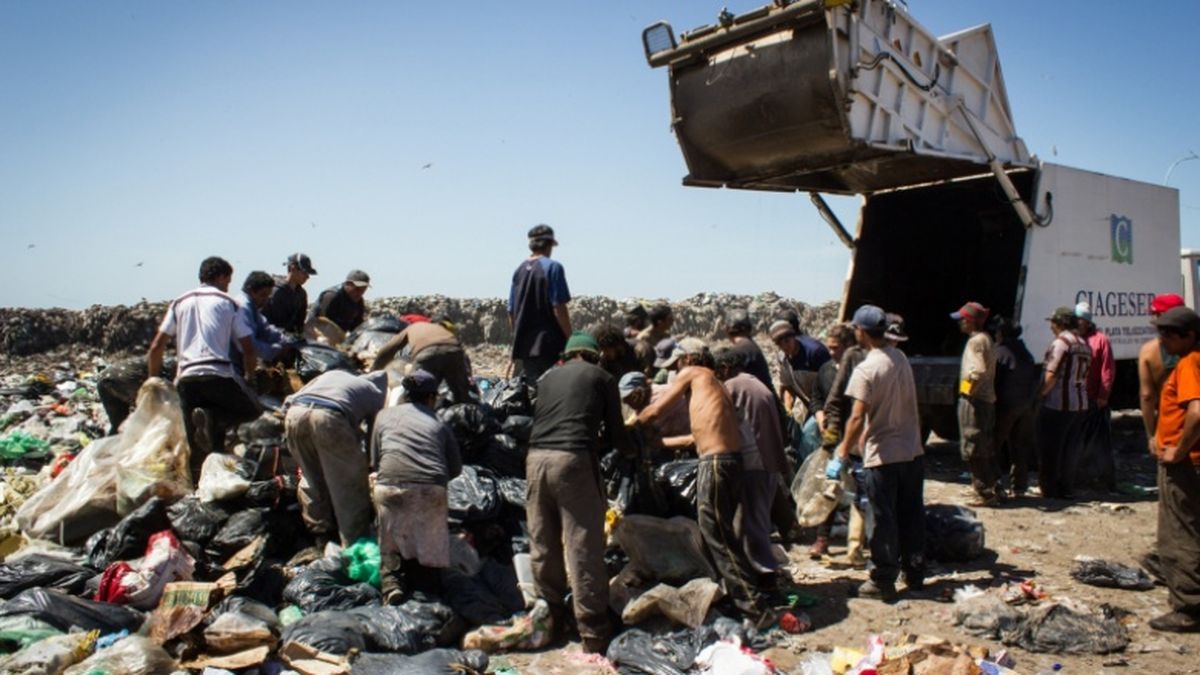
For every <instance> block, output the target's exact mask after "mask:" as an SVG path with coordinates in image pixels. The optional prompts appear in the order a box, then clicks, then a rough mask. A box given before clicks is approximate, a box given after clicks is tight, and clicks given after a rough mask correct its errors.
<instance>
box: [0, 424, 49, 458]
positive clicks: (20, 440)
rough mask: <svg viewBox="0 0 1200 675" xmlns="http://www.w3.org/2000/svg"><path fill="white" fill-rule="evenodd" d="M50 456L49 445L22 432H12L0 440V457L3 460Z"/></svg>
mask: <svg viewBox="0 0 1200 675" xmlns="http://www.w3.org/2000/svg"><path fill="white" fill-rule="evenodd" d="M49 455H50V444H49V443H47V442H46V441H43V440H42V439H40V438H37V437H35V436H30V435H29V434H27V433H25V432H24V431H14V432H12V433H11V434H9V435H7V436H5V437H4V438H0V457H3V458H4V459H21V458H22V457H47V456H49Z"/></svg>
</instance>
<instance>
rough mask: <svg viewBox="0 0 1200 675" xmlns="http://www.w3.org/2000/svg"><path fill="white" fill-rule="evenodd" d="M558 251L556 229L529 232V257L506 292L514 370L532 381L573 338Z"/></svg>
mask: <svg viewBox="0 0 1200 675" xmlns="http://www.w3.org/2000/svg"><path fill="white" fill-rule="evenodd" d="M555 246H558V240H557V239H555V238H554V228H552V227H550V226H549V225H536V226H534V227H533V228H532V229H530V230H529V257H528V258H526V259H525V260H524V261H523V262H522V263H521V264H520V265H519V266H518V267H517V270H516V271H515V272H513V277H512V286H511V287H510V288H509V291H508V323H509V325H510V326H511V327H512V331H513V346H512V360H513V367H514V369H515V373H516V374H518V375H520V374H524V375H525V376H526V377H528V378H529V380H530V381H535V380H537V379H538V378H539V377H541V376H542V373H544V372H546V371H547V370H549V369H550V367H551V366H553V365H554V362H555V361H557V360H558V355H559V353H560V352H562V350H563V345H565V344H566V342H567V336H569V335H571V315H570V313H569V312H568V310H567V303H568V302H570V301H571V291H570V289H568V288H567V276H566V273H565V272H564V271H563V266H562V264H560V263H559V262H558V261H556V260H551V259H550V254H551V253H552V252H553V251H554V247H555Z"/></svg>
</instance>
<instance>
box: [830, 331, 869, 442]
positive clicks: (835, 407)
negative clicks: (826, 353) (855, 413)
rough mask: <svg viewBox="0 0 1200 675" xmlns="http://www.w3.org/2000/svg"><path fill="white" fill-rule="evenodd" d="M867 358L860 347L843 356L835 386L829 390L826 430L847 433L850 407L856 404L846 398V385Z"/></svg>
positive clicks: (834, 379) (848, 350) (865, 351)
mask: <svg viewBox="0 0 1200 675" xmlns="http://www.w3.org/2000/svg"><path fill="white" fill-rule="evenodd" d="M865 358H867V350H866V349H864V348H862V347H859V346H854V347H850V348H849V349H847V350H846V353H844V354H842V362H841V363H839V364H838V369H837V374H836V375H835V376H834V378H833V385H832V386H831V387H830V388H829V395H828V396H827V397H825V427H826V428H831V429H837V430H838V433H843V432H844V431H845V428H846V422H847V421H849V419H850V406H852V405H853V404H854V402H853V401H852V400H851V399H850V397H848V396H846V385H847V384H849V383H850V376H851V375H853V374H854V369H855V368H856V367H858V364H860V363H862V362H863V359H865Z"/></svg>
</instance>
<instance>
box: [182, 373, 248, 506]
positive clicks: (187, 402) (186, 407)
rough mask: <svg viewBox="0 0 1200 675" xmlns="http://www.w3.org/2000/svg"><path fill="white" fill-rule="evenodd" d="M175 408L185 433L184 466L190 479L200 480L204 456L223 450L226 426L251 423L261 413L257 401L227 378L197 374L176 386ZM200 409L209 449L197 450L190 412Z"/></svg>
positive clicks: (184, 379)
mask: <svg viewBox="0 0 1200 675" xmlns="http://www.w3.org/2000/svg"><path fill="white" fill-rule="evenodd" d="M176 390H177V391H178V392H179V405H180V407H181V408H182V412H183V427H184V430H185V431H186V432H187V439H188V448H189V449H190V450H191V452H190V453H189V455H188V465H189V466H190V467H191V470H192V480H193V481H197V482H198V481H199V480H200V467H202V466H204V459H205V458H206V457H208V453H209V452H210V451H212V452H224V451H225V433H226V432H227V431H228V430H229V427H232V426H237V425H239V424H243V423H245V422H251V421H254V420H255V419H257V418H258V416H259V415H261V414H262V408H261V407H260V406H259V405H258V401H256V400H254V399H253V398H251V397H250V393H249V392H248V391H247V390H246V387H245V386H244V385H243V384H242V383H241V382H239V381H238V380H235V379H233V378H231V377H221V376H219V375H201V376H199V377H184V378H182V379H180V380H179V382H178V383H177V384H176ZM196 408H204V409H205V410H206V411H207V412H208V429H207V430H206V431H207V434H208V438H209V439H210V441H211V442H212V446H213V447H212V448H204V447H201V445H200V443H198V442H197V441H196V427H195V425H194V424H192V411H193V410H195V409H196Z"/></svg>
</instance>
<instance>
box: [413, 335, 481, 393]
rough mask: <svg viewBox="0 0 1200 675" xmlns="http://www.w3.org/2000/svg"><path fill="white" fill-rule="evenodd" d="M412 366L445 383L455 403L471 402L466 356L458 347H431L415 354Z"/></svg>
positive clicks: (470, 386)
mask: <svg viewBox="0 0 1200 675" xmlns="http://www.w3.org/2000/svg"><path fill="white" fill-rule="evenodd" d="M413 365H415V366H416V367H418V368H421V369H424V370H426V371H428V372H430V373H433V374H434V375H437V376H438V377H440V378H442V379H443V380H445V381H446V386H447V387H449V388H450V395H451V396H453V397H454V402H455V403H467V402H469V401H470V400H471V389H472V388H473V387H472V385H471V378H470V376H468V375H467V355H466V354H465V353H464V352H463V348H462V347H459V346H458V345H433V346H431V347H426V348H425V349H422V350H421V351H419V352H417V355H416V356H414V357H413Z"/></svg>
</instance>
